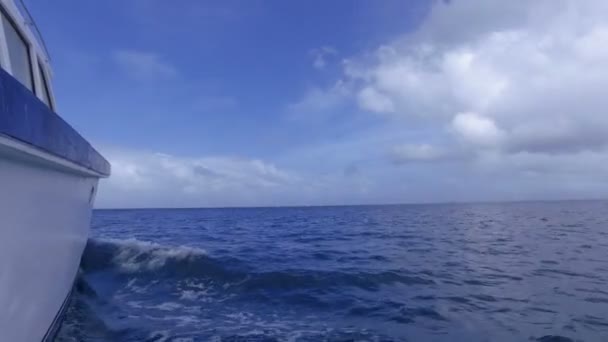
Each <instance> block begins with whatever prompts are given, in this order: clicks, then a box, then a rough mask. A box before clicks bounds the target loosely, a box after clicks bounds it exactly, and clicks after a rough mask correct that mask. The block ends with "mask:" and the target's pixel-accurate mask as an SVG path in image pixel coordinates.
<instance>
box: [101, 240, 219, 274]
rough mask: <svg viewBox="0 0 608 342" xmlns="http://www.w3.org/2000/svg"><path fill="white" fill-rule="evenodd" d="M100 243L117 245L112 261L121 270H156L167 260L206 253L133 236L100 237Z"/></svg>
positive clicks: (196, 249) (193, 248)
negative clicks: (128, 237)
mask: <svg viewBox="0 0 608 342" xmlns="http://www.w3.org/2000/svg"><path fill="white" fill-rule="evenodd" d="M97 241H98V242H100V243H102V244H103V243H107V244H112V245H114V246H117V247H118V251H117V253H116V255H114V258H113V262H114V263H115V264H116V265H117V266H118V267H119V268H120V269H121V270H122V271H123V272H136V271H139V270H156V269H159V268H161V267H163V266H164V265H165V264H166V263H167V261H169V260H188V259H191V258H195V257H200V256H203V255H206V254H207V253H206V251H205V250H204V249H201V248H196V247H190V246H165V245H161V244H158V243H154V242H149V241H141V240H137V239H134V238H131V239H126V240H119V239H100V240H97Z"/></svg>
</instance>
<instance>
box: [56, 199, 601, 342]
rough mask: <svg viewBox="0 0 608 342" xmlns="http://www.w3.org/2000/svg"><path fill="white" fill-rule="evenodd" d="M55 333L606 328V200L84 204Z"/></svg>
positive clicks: (524, 335) (569, 334) (421, 334)
mask: <svg viewBox="0 0 608 342" xmlns="http://www.w3.org/2000/svg"><path fill="white" fill-rule="evenodd" d="M59 340H60V341H530V340H537V341H569V340H572V341H579V340H580V341H608V202H600V201H596V202H546V203H543V202H529V203H508V204H460V205H402V206H354V207H310V208H259V209H183V210H99V211H95V213H94V217H93V229H92V238H91V240H90V241H89V244H88V246H87V249H86V251H85V254H84V256H83V260H82V271H81V276H80V279H79V280H78V283H77V290H76V295H75V296H74V298H73V300H72V303H71V306H70V308H69V310H68V314H67V318H66V321H65V323H64V325H63V327H62V329H61V332H60V336H59Z"/></svg>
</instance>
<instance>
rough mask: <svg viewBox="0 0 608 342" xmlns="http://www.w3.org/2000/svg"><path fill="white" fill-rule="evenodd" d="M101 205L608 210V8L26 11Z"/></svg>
mask: <svg viewBox="0 0 608 342" xmlns="http://www.w3.org/2000/svg"><path fill="white" fill-rule="evenodd" d="M26 3H27V4H28V7H29V8H30V11H31V12H32V14H33V15H34V17H35V18H36V21H37V23H38V26H39V27H40V29H41V31H42V32H43V35H44V37H45V39H46V41H47V45H48V46H49V50H50V54H51V58H52V66H53V69H54V78H53V85H54V89H55V96H56V102H57V105H58V106H57V111H58V113H59V114H60V115H61V116H62V117H63V118H64V119H65V120H66V121H68V122H69V123H70V124H72V125H73V126H74V127H75V128H76V129H77V130H78V131H79V132H80V133H81V134H82V135H83V136H84V137H86V138H87V139H88V140H89V141H91V142H92V143H93V145H94V146H95V147H96V148H97V149H98V150H99V151H100V152H101V153H102V154H103V155H104V156H105V157H106V158H107V159H108V160H109V161H110V162H111V164H112V172H113V174H112V176H111V177H110V178H109V179H107V180H103V181H102V184H101V187H100V191H99V194H98V198H97V206H98V207H101V208H123V207H136V208H142V207H225V206H281V205H285V206H289V205H335V204H381V203H427V202H460V201H503V200H504V201H511V200H537V199H589V198H606V197H608V113H606V108H608V96H606V94H605V92H606V89H608V2H607V1H605V0H586V1H580V0H535V1H529V0H513V1H504V0H437V1H432V0H385V1H372V0H352V1H350V0H348V1H347V0H335V1H321V0H311V1H279V0H267V1H258V0H250V1H245V0H240V1H231V0H227V1H226V0H223V1H220V0H216V1H211V0H209V1H198V0H179V1H164V0H106V1H90V0H84V1H69V0H54V1H52V2H51V1H46V0H27V1H26Z"/></svg>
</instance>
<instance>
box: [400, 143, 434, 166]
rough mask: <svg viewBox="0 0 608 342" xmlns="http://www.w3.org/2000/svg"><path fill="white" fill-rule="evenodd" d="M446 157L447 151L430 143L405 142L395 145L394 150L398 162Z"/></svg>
mask: <svg viewBox="0 0 608 342" xmlns="http://www.w3.org/2000/svg"><path fill="white" fill-rule="evenodd" d="M444 157H446V154H445V151H443V150H442V149H440V148H438V147H436V146H432V145H429V144H404V145H399V146H395V147H394V148H393V151H392V158H393V161H394V162H396V163H408V162H419V161H436V160H440V159H442V158H444Z"/></svg>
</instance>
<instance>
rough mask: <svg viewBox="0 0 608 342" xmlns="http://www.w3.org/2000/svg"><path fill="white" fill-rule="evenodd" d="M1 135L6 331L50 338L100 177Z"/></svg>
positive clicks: (1, 329)
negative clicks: (9, 141)
mask: <svg viewBox="0 0 608 342" xmlns="http://www.w3.org/2000/svg"><path fill="white" fill-rule="evenodd" d="M39 157H40V156H32V155H31V154H29V153H28V152H27V151H20V150H19V149H18V148H17V149H15V148H14V146H13V147H7V146H6V144H2V142H1V141H0V189H1V191H0V228H1V229H0V307H1V308H2V310H0V334H1V340H3V341H42V340H45V338H46V339H48V338H49V337H51V336H50V335H51V333H52V332H53V331H54V329H53V328H54V327H53V324H54V323H57V322H60V319H59V317H58V314H59V312H60V311H61V308H62V306H63V304H64V302H66V298H67V297H68V295H69V293H70V292H71V289H72V285H73V282H74V279H75V277H76V274H77V272H78V267H79V263H80V258H81V255H82V252H83V250H84V247H85V245H86V241H87V238H88V234H89V224H90V220H91V211H92V205H93V200H94V197H95V192H96V189H97V183H98V178H97V177H94V176H92V175H88V174H86V173H82V172H79V171H78V170H72V169H70V168H69V167H66V166H65V165H64V166H61V165H59V164H57V163H54V162H52V161H48V160H44V159H43V158H39Z"/></svg>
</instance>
